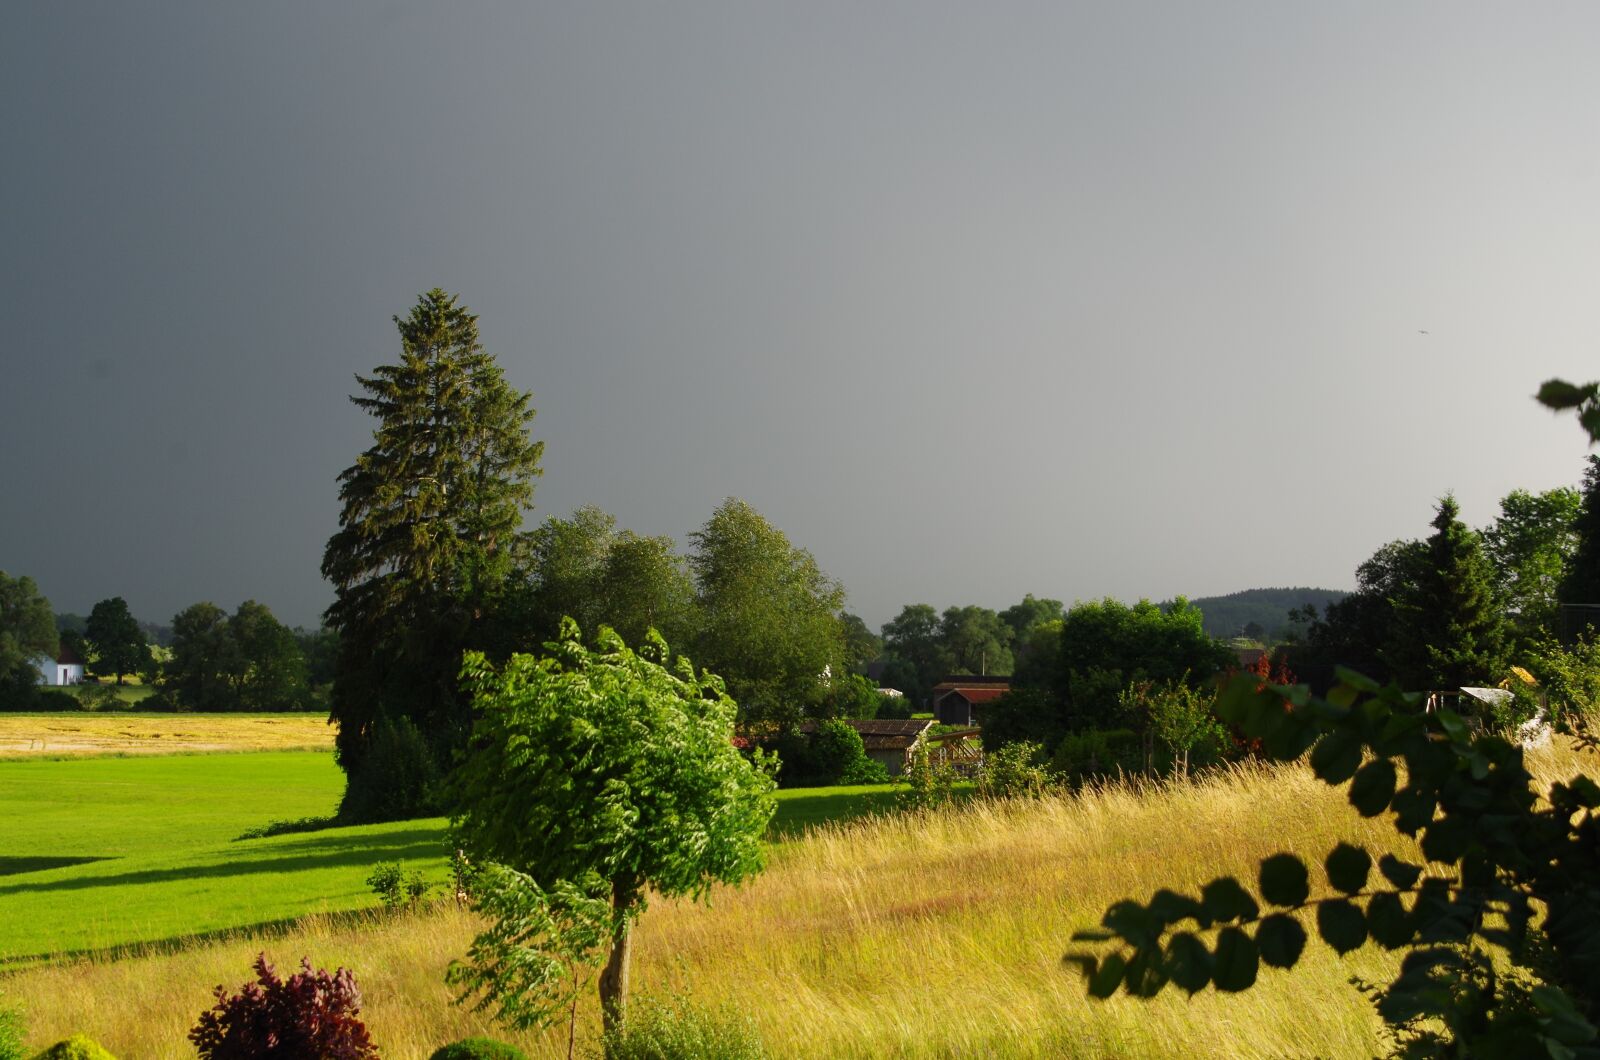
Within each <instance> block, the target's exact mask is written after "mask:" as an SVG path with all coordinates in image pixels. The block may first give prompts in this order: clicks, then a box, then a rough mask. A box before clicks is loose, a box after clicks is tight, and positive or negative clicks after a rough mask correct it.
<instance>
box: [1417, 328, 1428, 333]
mask: <svg viewBox="0 0 1600 1060" xmlns="http://www.w3.org/2000/svg"><path fill="white" fill-rule="evenodd" d="M1417 334H1418V335H1426V334H1427V332H1426V331H1423V330H1422V329H1421V328H1418V329H1417Z"/></svg>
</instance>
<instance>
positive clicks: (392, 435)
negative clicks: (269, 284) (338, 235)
mask: <svg viewBox="0 0 1600 1060" xmlns="http://www.w3.org/2000/svg"><path fill="white" fill-rule="evenodd" d="M395 325H396V327H397V328H398V330H399V335H400V347H401V351H400V358H399V360H398V361H397V362H396V363H394V364H386V365H380V366H379V367H377V368H375V369H374V370H373V372H372V375H371V376H357V377H356V381H357V383H358V384H359V385H360V387H361V390H362V391H363V393H361V394H358V395H356V396H354V397H352V398H351V400H352V401H353V402H354V403H355V405H356V406H357V407H359V408H361V409H362V410H363V411H366V412H368V413H370V414H372V416H373V417H375V419H376V420H377V423H376V426H375V427H374V429H373V440H372V445H371V446H370V447H369V448H368V449H367V450H366V451H364V452H363V453H361V454H360V455H359V456H358V457H357V458H356V462H355V463H354V464H353V465H351V466H350V467H349V468H346V469H345V470H344V471H343V472H342V473H341V474H340V476H339V483H340V487H339V501H340V504H341V511H340V514H339V529H338V531H337V532H336V533H335V534H334V535H333V536H332V537H331V538H329V540H328V544H327V548H326V549H325V550H324V552H323V558H322V573H323V576H324V577H325V578H327V579H328V581H330V582H331V583H332V584H333V586H334V592H335V599H334V603H333V605H332V606H331V607H329V608H328V612H327V615H326V621H327V625H328V627H329V628H330V629H332V630H333V631H335V632H336V633H337V634H338V635H339V662H338V667H337V672H336V676H335V679H334V683H333V689H332V693H331V696H332V714H333V717H334V719H335V720H336V721H337V722H338V724H339V735H338V750H339V761H340V764H341V765H342V766H343V767H344V768H345V769H346V771H347V772H348V773H349V774H350V776H351V781H352V783H357V778H358V777H362V778H365V779H364V780H362V781H361V782H363V783H373V782H381V778H380V777H378V775H377V771H376V770H364V765H365V763H364V759H365V757H366V755H367V752H368V750H369V747H370V745H371V744H372V741H373V740H374V737H375V735H376V733H377V728H376V723H377V722H378V720H379V719H381V718H388V719H391V720H397V719H401V718H408V719H410V721H411V722H412V723H413V724H414V725H415V726H416V728H417V730H418V731H419V732H421V733H422V734H423V736H424V738H425V739H426V740H427V742H428V744H429V746H430V747H431V748H432V750H433V752H434V757H435V759H436V760H440V761H443V760H447V758H448V755H449V753H450V752H452V751H453V750H455V749H456V748H459V747H460V746H461V745H463V744H464V743H465V740H466V736H467V732H468V729H469V727H470V718H471V710H470V705H469V703H468V702H467V700H466V698H465V695H464V694H463V693H462V691H461V689H460V688H459V686H458V684H457V676H458V672H459V669H460V665H461V654H462V651H463V650H464V649H467V648H473V647H479V646H481V645H482V644H483V643H485V642H486V641H487V639H488V637H489V634H488V632H487V631H486V627H488V626H490V625H491V624H492V623H493V621H494V619H495V614H494V607H493V604H494V603H495V601H496V600H497V598H498V594H499V593H500V590H501V589H502V587H503V586H504V585H505V583H506V581H507V578H508V576H509V575H510V573H511V571H512V570H513V569H514V568H515V567H516V566H517V564H518V563H520V562H522V561H523V560H524V559H525V558H526V554H527V541H526V535H524V534H523V533H522V532H521V526H522V515H523V511H524V510H525V509H526V508H527V507H528V506H529V505H530V504H531V502H532V499H533V479H534V478H535V477H536V476H537V475H538V474H539V459H540V456H541V454H542V452H543V445H542V443H537V442H533V441H531V440H530V439H529V437H528V425H529V423H530V422H531V421H532V419H533V410H532V408H531V407H530V406H529V401H530V395H528V394H526V393H522V392H519V391H517V390H515V389H513V388H512V387H510V386H508V385H507V384H506V381H505V378H504V374H503V372H502V371H501V368H500V366H499V365H498V364H497V363H496V362H495V359H494V358H493V357H492V356H491V355H489V354H488V353H486V352H485V351H484V349H483V347H482V345H481V344H480V343H479V341H478V324H477V317H475V316H474V315H473V314H472V313H471V312H469V311H468V310H467V309H466V307H464V306H462V305H460V304H458V302H457V300H456V298H455V296H453V295H449V294H446V293H445V292H444V291H442V290H439V289H437V288H435V289H434V290H431V291H428V292H427V293H425V294H423V295H422V296H420V297H419V298H418V299H417V304H416V305H415V306H414V307H412V310H411V312H410V314H409V315H408V316H407V317H405V318H404V319H402V318H400V317H396V318H395ZM347 801H349V802H350V803H351V805H352V806H357V807H365V806H382V805H384V802H383V800H381V799H370V798H368V797H367V796H365V795H358V796H357V797H355V798H353V799H351V800H347Z"/></svg>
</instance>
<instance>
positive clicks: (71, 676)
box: [33, 644, 83, 685]
mask: <svg viewBox="0 0 1600 1060" xmlns="http://www.w3.org/2000/svg"><path fill="white" fill-rule="evenodd" d="M33 665H34V666H36V667H37V668H38V670H39V678H40V680H41V681H43V682H44V683H45V684H47V685H75V684H77V683H78V682H80V681H82V680H83V656H81V655H79V654H78V653H77V652H75V651H73V650H72V647H71V646H70V645H67V644H63V645H61V650H60V651H58V652H56V657H55V658H54V659H51V658H50V656H48V655H40V656H39V657H38V658H36V659H34V660H33Z"/></svg>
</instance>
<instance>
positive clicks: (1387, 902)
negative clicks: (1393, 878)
mask: <svg viewBox="0 0 1600 1060" xmlns="http://www.w3.org/2000/svg"><path fill="white" fill-rule="evenodd" d="M1367 931H1368V932H1369V933H1370V934H1371V935H1372V939H1373V941H1374V942H1376V943H1377V944H1378V945H1380V946H1382V947H1383V948H1384V949H1388V950H1392V949H1396V948H1397V947H1400V946H1404V945H1405V944H1406V943H1408V942H1410V941H1411V934H1412V933H1411V918H1410V917H1409V916H1407V915H1406V910H1405V906H1403V905H1401V904H1400V896H1399V895H1397V894H1395V893H1394V892H1393V891H1384V892H1382V893H1381V894H1375V895H1373V896H1372V900H1371V901H1369V902H1368V903H1367Z"/></svg>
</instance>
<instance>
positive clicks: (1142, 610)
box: [1056, 596, 1234, 729]
mask: <svg viewBox="0 0 1600 1060" xmlns="http://www.w3.org/2000/svg"><path fill="white" fill-rule="evenodd" d="M1202 623H1203V617H1202V616H1201V614H1200V611H1199V610H1198V609H1197V608H1194V607H1191V606H1189V603H1188V601H1187V600H1185V599H1184V598H1183V597H1181V596H1180V597H1178V598H1177V599H1176V600H1174V601H1173V602H1172V603H1171V604H1169V605H1167V606H1166V607H1158V606H1157V605H1155V604H1153V603H1151V602H1150V601H1149V600H1140V601H1139V602H1138V603H1137V604H1134V605H1133V606H1132V607H1129V606H1128V605H1127V604H1124V603H1122V602H1120V601H1117V600H1113V599H1111V598H1110V597H1107V598H1106V599H1105V600H1102V601H1100V602H1098V603H1096V602H1090V603H1082V604H1077V605H1075V606H1074V607H1073V608H1072V609H1071V610H1070V611H1068V612H1067V615H1066V618H1065V619H1063V620H1062V623H1061V656H1060V659H1059V661H1058V670H1057V678H1056V680H1057V684H1056V688H1057V691H1058V695H1060V696H1061V700H1060V705H1059V708H1058V709H1059V711H1060V722H1061V724H1062V726H1063V727H1065V728H1067V729H1082V728H1093V727H1099V728H1105V727H1111V726H1113V725H1114V724H1116V723H1117V722H1118V720H1119V714H1120V707H1119V703H1118V697H1119V696H1120V694H1121V692H1122V690H1123V689H1124V688H1127V687H1128V686H1129V685H1130V684H1132V683H1134V682H1135V681H1158V682H1159V681H1182V682H1184V683H1186V684H1190V685H1193V686H1195V687H1198V686H1200V685H1201V684H1203V683H1205V682H1206V681H1209V680H1210V679H1211V678H1212V677H1213V676H1214V675H1215V674H1216V673H1217V672H1218V671H1219V670H1220V669H1222V668H1223V667H1225V666H1227V665H1228V664H1229V663H1230V662H1232V661H1233V658H1234V656H1233V653H1232V652H1231V651H1229V650H1228V647H1227V645H1225V644H1222V643H1221V642H1219V641H1216V640H1213V639H1212V638H1211V637H1209V636H1207V635H1206V632H1205V629H1204V627H1203V624H1202Z"/></svg>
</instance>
